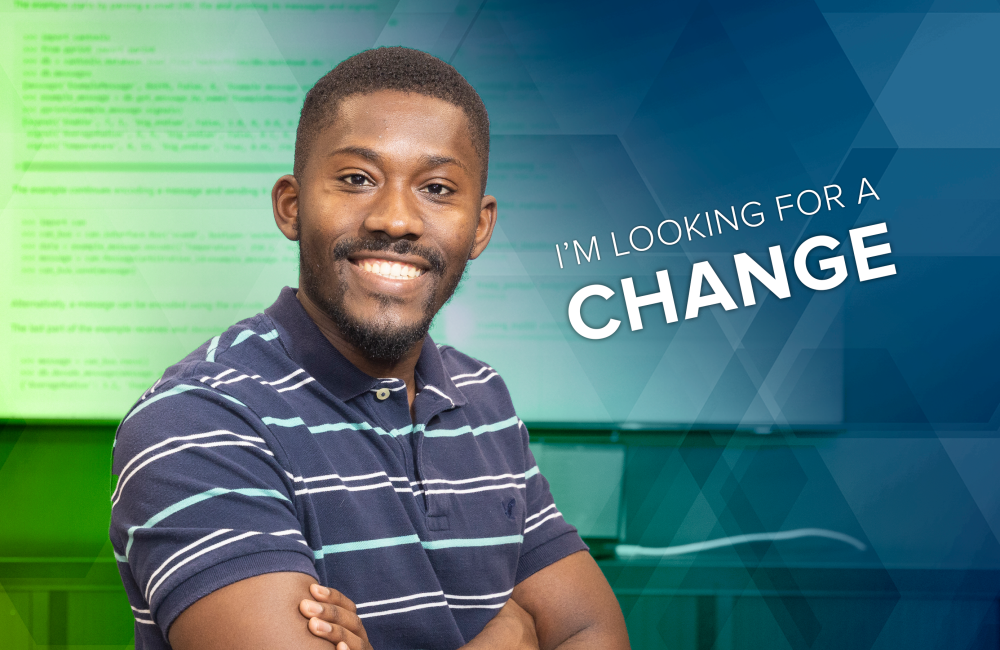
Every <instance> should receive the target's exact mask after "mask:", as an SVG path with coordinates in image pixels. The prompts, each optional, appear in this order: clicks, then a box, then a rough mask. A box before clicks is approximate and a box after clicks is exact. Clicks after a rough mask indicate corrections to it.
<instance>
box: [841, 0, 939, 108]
mask: <svg viewBox="0 0 1000 650" xmlns="http://www.w3.org/2000/svg"><path fill="white" fill-rule="evenodd" d="M924 15H925V14H924V13H923V12H920V13H902V12H900V13H868V12H865V13H826V14H824V17H825V18H826V21H827V23H828V24H829V25H830V29H831V30H833V33H834V35H835V36H836V37H837V41H838V42H839V43H840V47H841V48H842V49H843V50H844V54H846V55H847V58H848V59H849V60H850V61H851V65H852V66H854V70H855V72H856V73H857V75H858V78H859V79H860V80H861V83H863V84H864V86H865V89H866V90H867V91H868V95H869V96H870V97H871V100H872V102H875V101H876V100H877V99H878V97H879V95H880V94H882V89H883V88H885V84H886V82H888V81H889V77H891V76H892V72H893V70H895V69H896V65H897V64H898V63H899V61H900V59H902V58H903V54H904V53H905V52H906V48H907V47H908V46H909V45H910V41H911V40H913V35H914V34H916V33H917V29H918V28H919V27H920V23H921V22H923V19H924Z"/></svg>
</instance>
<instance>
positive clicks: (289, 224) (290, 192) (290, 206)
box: [271, 174, 299, 241]
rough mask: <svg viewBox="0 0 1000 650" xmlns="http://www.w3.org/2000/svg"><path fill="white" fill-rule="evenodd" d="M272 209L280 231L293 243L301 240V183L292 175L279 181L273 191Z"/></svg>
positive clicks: (287, 175)
mask: <svg viewBox="0 0 1000 650" xmlns="http://www.w3.org/2000/svg"><path fill="white" fill-rule="evenodd" d="M271 208H272V209H273V210H274V222H275V223H276V224H278V230H280V231H281V234H283V235H284V236H285V237H287V238H288V239H290V240H292V241H298V239H299V181H298V180H297V179H296V178H295V177H294V176H292V175H291V174H286V175H285V176H282V177H281V178H279V179H278V182H277V183H275V184H274V188H273V189H272V190H271Z"/></svg>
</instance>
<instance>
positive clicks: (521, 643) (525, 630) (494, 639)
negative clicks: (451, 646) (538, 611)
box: [460, 600, 538, 650]
mask: <svg viewBox="0 0 1000 650" xmlns="http://www.w3.org/2000/svg"><path fill="white" fill-rule="evenodd" d="M460 650H538V638H537V636H536V634H535V621H534V619H533V618H532V617H531V615H530V614H528V613H527V612H526V611H524V610H523V609H522V608H521V607H520V606H519V605H518V604H517V603H515V602H514V601H513V600H508V601H507V604H506V605H504V607H503V609H501V610H500V611H499V612H498V613H497V615H496V616H494V617H493V620H491V621H490V622H489V623H487V624H486V627H484V628H483V631H482V632H480V633H479V634H478V635H476V638H474V639H472V640H471V641H469V642H468V643H467V644H465V645H464V646H462V648H461V649H460Z"/></svg>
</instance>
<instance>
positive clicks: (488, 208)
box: [469, 194, 497, 260]
mask: <svg viewBox="0 0 1000 650" xmlns="http://www.w3.org/2000/svg"><path fill="white" fill-rule="evenodd" d="M479 205H480V207H479V220H478V221H477V222H476V237H475V241H474V242H473V244H472V251H471V252H470V253H469V259H470V260H474V259H476V258H477V257H479V255H480V253H482V252H483V251H484V250H486V245H487V244H489V243H490V237H492V236H493V228H494V227H495V226H496V225H497V200H496V197H494V196H491V195H489V194H487V195H486V196H484V197H483V200H482V202H481V203H480V204H479Z"/></svg>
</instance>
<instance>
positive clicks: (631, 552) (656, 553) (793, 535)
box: [615, 528, 867, 560]
mask: <svg viewBox="0 0 1000 650" xmlns="http://www.w3.org/2000/svg"><path fill="white" fill-rule="evenodd" d="M800 537H825V538H826V539H833V540H836V541H838V542H843V543H845V544H850V545H851V546H853V547H854V548H856V549H858V550H859V551H863V550H865V549H866V548H867V546H865V544H864V543H863V542H861V541H860V540H857V539H855V538H854V537H851V536H850V535H845V534H844V533H838V532H837V531H835V530H827V529H825V528H796V529H795V530H782V531H778V532H776V533H750V534H748V535H733V536H732V537H720V538H719V539H710V540H707V541H704V542H694V543H693V544H680V545H678V546H665V547H662V548H649V547H644V546H633V545H629V544H620V545H619V546H617V547H615V556H616V557H617V558H618V559H619V560H628V559H631V558H637V557H669V556H671V555H687V554H688V553H698V552H699V551H708V550H711V549H713V548H722V547H724V546H736V545H737V544H750V543H752V542H777V541H781V540H786V539H799V538H800Z"/></svg>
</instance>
